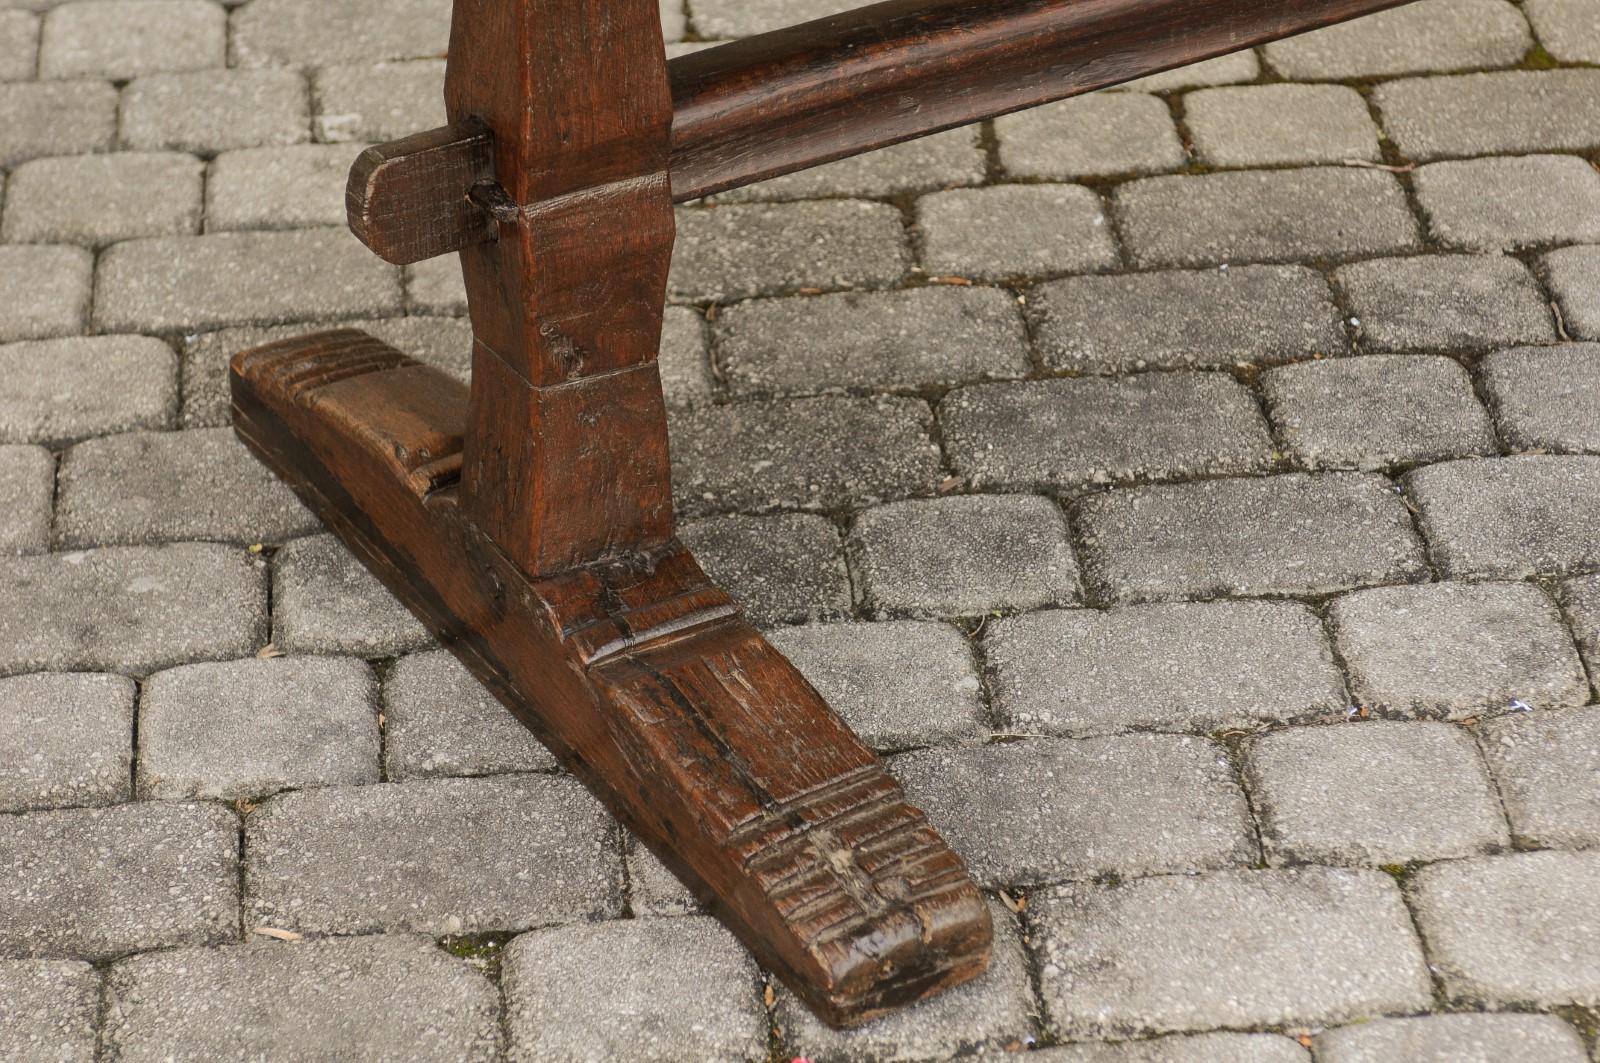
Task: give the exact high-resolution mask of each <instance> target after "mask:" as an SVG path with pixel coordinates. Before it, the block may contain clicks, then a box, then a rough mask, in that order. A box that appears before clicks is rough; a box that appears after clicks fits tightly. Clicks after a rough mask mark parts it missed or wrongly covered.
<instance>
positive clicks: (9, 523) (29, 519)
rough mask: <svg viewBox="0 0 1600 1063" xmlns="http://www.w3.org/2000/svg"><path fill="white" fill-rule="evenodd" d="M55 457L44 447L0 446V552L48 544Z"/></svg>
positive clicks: (33, 551) (29, 550) (38, 549)
mask: <svg viewBox="0 0 1600 1063" xmlns="http://www.w3.org/2000/svg"><path fill="white" fill-rule="evenodd" d="M55 487H56V459H55V455H53V454H51V453H50V452H49V451H48V450H46V449H44V448H43V447H33V446H0V499H3V500H4V501H5V510H4V512H0V554H37V553H42V552H44V551H45V550H48V549H49V548H50V507H51V504H52V500H53V498H54V496H55Z"/></svg>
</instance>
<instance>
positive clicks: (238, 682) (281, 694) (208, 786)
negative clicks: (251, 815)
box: [138, 657, 379, 801]
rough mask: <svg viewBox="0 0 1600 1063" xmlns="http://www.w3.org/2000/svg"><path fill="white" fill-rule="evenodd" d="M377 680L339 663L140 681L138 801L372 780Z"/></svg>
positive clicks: (256, 663) (319, 660) (317, 661)
mask: <svg viewBox="0 0 1600 1063" xmlns="http://www.w3.org/2000/svg"><path fill="white" fill-rule="evenodd" d="M378 744H379V742H378V707H377V684H376V682H374V680H373V677H372V673H371V672H370V671H369V670H368V668H367V666H366V665H365V664H364V663H363V662H361V661H355V660H350V659H348V658H338V657H305V658H295V657H285V658H282V659H279V660H258V659H255V658H249V659H246V660H242V661H224V662H213V663H208V664H191V665H186V666H184V667H182V668H174V669H172V670H170V671H166V672H158V673H157V674H155V675H153V676H151V677H150V678H149V679H147V680H146V681H145V685H144V691H143V697H141V698H140V701H139V769H138V772H139V773H138V787H139V796H140V797H143V798H157V799H160V800H169V801H170V800H184V799H187V798H199V797H212V798H221V799H223V800H229V801H231V800H237V799H239V798H248V797H258V796H260V795H263V794H269V793H272V792H273V791H276V790H282V789H285V788H289V787H294V788H302V787H309V786H326V785H333V784H339V783H372V782H377V781H378Z"/></svg>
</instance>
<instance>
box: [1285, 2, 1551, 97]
mask: <svg viewBox="0 0 1600 1063" xmlns="http://www.w3.org/2000/svg"><path fill="white" fill-rule="evenodd" d="M1532 43H1533V41H1532V38H1531V37H1530V36H1529V35H1528V26H1527V23H1526V22H1524V21H1523V19H1522V16H1521V15H1520V14H1519V13H1518V12H1517V9H1516V7H1514V6H1513V5H1511V4H1509V3H1506V2H1505V0H1426V2H1424V3H1419V4H1412V5H1409V6H1406V7H1401V8H1397V9H1395V10H1393V11H1384V12H1380V13H1379V14H1376V15H1368V16H1367V17H1365V18H1360V19H1356V20H1355V21H1353V22H1346V23H1344V24H1342V25H1338V26H1333V27H1330V28H1328V29H1323V30H1317V31H1315V32H1313V33H1306V34H1303V35H1301V36H1299V37H1291V38H1289V39H1287V40H1282V41H1274V42H1273V43H1271V44H1268V45H1267V47H1266V55H1267V62H1269V63H1271V64H1272V66H1273V67H1274V68H1275V69H1276V70H1277V71H1278V72H1279V73H1281V74H1283V75H1284V76H1285V77H1287V78H1291V79H1294V80H1297V81H1315V80H1324V79H1345V78H1367V77H1392V76H1393V75H1395V74H1411V73H1425V72H1437V71H1441V70H1471V69H1474V68H1479V67H1491V66H1511V65H1512V64H1514V63H1516V62H1518V61H1519V60H1521V59H1522V56H1523V54H1524V53H1525V52H1526V51H1527V50H1528V48H1529V46H1530V45H1531V44H1532Z"/></svg>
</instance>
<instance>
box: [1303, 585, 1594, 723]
mask: <svg viewBox="0 0 1600 1063" xmlns="http://www.w3.org/2000/svg"><path fill="white" fill-rule="evenodd" d="M1329 616H1330V618H1331V619H1332V622H1333V629H1334V641H1335V643H1336V645H1337V646H1338V648H1339V653H1340V655H1341V656H1342V657H1343V658H1344V660H1345V663H1346V665H1347V667H1348V670H1349V675H1350V689H1351V693H1352V694H1353V695H1354V696H1355V699H1356V701H1357V702H1359V703H1361V704H1364V705H1370V706H1371V707H1373V708H1375V709H1379V710H1382V711H1385V712H1391V713H1395V714H1399V715H1406V716H1412V715H1417V716H1442V717H1447V718H1450V719H1460V718H1463V717H1470V716H1475V715H1477V714H1479V713H1481V712H1485V711H1489V712H1500V711H1505V710H1508V709H1512V708H1516V707H1518V706H1519V705H1520V706H1530V705H1531V706H1534V707H1536V708H1546V707H1551V708H1559V707H1565V706H1573V705H1581V704H1583V703H1584V701H1586V700H1587V695H1588V683H1587V682H1586V680H1585V678H1584V674H1583V666H1582V664H1580V663H1579V661H1578V654H1577V651H1576V650H1575V649H1574V648H1573V645H1572V638H1571V636H1570V635H1569V634H1568V632H1567V628H1566V625H1565V624H1564V623H1562V620H1561V613H1560V611H1559V610H1558V609H1557V608H1556V606H1555V603H1554V602H1552V601H1551V600H1550V599H1549V598H1548V597H1547V596H1546V595H1545V593H1544V592H1543V591H1542V590H1540V589H1539V588H1538V587H1535V586H1532V585H1529V584H1525V583H1433V584H1424V585H1419V586H1414V587H1376V588H1372V589H1369V590H1364V591H1357V592H1356V593H1354V594H1347V595H1345V596H1344V597H1342V598H1339V599H1337V600H1335V601H1334V602H1333V604H1332V605H1331V606H1330V607H1329Z"/></svg>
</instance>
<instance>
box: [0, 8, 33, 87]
mask: <svg viewBox="0 0 1600 1063" xmlns="http://www.w3.org/2000/svg"><path fill="white" fill-rule="evenodd" d="M38 69H39V16H38V15H35V14H33V13H32V12H30V11H0V81H30V80H32V79H33V77H34V75H35V74H36V73H37V72H38Z"/></svg>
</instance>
